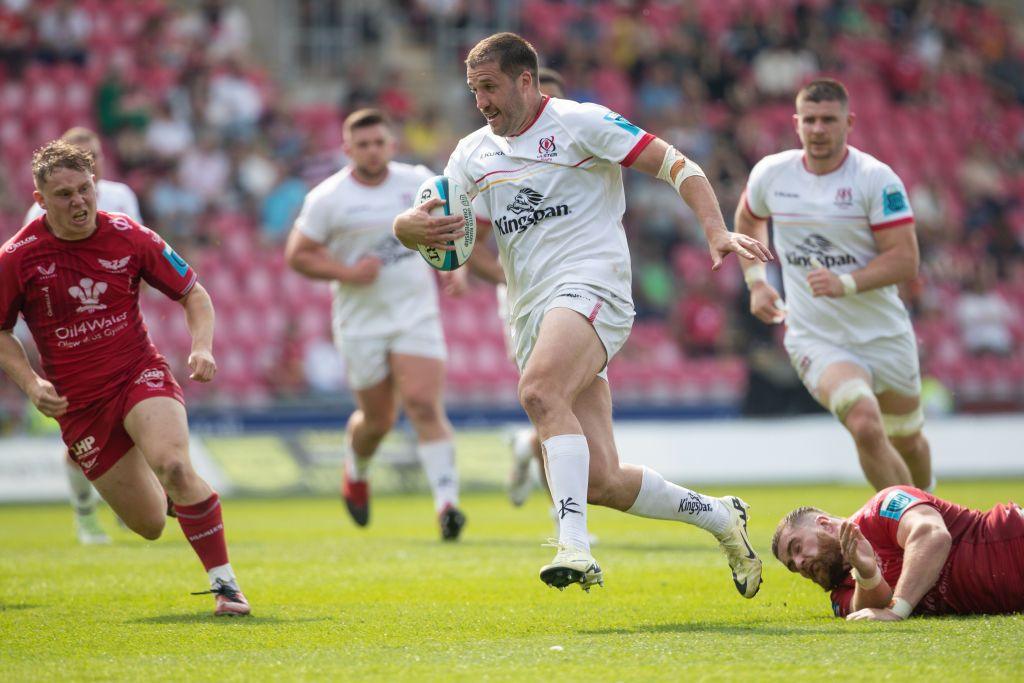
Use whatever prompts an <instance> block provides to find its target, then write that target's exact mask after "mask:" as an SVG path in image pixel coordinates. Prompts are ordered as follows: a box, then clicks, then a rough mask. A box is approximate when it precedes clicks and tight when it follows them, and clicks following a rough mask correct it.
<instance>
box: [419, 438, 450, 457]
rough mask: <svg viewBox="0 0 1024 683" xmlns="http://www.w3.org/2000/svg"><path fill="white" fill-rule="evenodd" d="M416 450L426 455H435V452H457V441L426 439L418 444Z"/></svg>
mask: <svg viewBox="0 0 1024 683" xmlns="http://www.w3.org/2000/svg"><path fill="white" fill-rule="evenodd" d="M416 450H418V451H419V452H420V453H423V454H425V455H428V456H429V455H433V454H435V453H448V452H452V453H454V452H455V441H453V440H452V439H439V440H437V441H424V442H422V443H418V444H416Z"/></svg>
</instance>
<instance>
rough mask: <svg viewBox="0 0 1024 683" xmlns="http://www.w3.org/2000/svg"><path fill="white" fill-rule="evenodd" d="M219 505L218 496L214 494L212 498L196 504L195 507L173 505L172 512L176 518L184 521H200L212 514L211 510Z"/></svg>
mask: <svg viewBox="0 0 1024 683" xmlns="http://www.w3.org/2000/svg"><path fill="white" fill-rule="evenodd" d="M219 505H220V496H218V495H217V494H216V493H214V494H213V495H212V496H210V497H209V498H207V499H206V500H204V501H202V502H201V503H196V504H195V505H178V504H177V503H175V504H174V512H175V514H177V515H178V517H181V518H184V519H200V518H202V517H205V516H206V515H208V514H210V513H211V512H213V508H215V507H217V506H219Z"/></svg>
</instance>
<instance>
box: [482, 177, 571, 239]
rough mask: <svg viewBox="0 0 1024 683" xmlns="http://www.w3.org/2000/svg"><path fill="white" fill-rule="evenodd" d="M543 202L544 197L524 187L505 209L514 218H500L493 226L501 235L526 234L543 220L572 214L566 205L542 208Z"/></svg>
mask: <svg viewBox="0 0 1024 683" xmlns="http://www.w3.org/2000/svg"><path fill="white" fill-rule="evenodd" d="M543 201H544V195H542V194H541V193H540V192H537V191H536V190H533V189H531V188H529V187H524V188H523V189H521V190H519V192H518V193H517V194H516V196H515V198H514V199H512V203H510V204H509V205H508V206H506V207H505V210H506V211H511V212H512V213H513V214H515V216H512V217H509V216H501V217H499V218H498V220H496V221H494V226H495V227H496V228H498V232H500V233H501V234H502V235H511V234H512V233H514V232H515V233H520V232H526V230H527V229H528V228H529V227H530V226H531V225H536V224H537V223H540V222H541V221H542V220H544V219H545V218H551V217H553V216H568V215H569V214H570V213H572V210H571V209H570V208H569V205H568V204H559V205H558V206H548V207H542V206H541V203H542V202H543Z"/></svg>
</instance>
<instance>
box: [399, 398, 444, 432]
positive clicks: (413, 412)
mask: <svg viewBox="0 0 1024 683" xmlns="http://www.w3.org/2000/svg"><path fill="white" fill-rule="evenodd" d="M404 407H405V414H406V415H407V416H408V417H409V420H410V421H411V422H412V423H413V424H417V425H421V424H434V423H436V422H437V421H438V420H440V419H441V407H440V406H439V405H438V402H437V400H436V399H435V398H434V397H433V396H410V397H407V398H406V400H405V403H404Z"/></svg>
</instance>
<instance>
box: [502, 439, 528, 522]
mask: <svg viewBox="0 0 1024 683" xmlns="http://www.w3.org/2000/svg"><path fill="white" fill-rule="evenodd" d="M507 441H508V445H509V448H510V449H511V450H512V469H511V470H510V471H509V475H508V499H509V502H511V503H512V504H513V505H515V506H516V507H519V506H520V505H522V504H523V503H525V502H526V499H527V498H528V497H529V496H530V492H531V491H532V490H533V479H532V478H531V477H530V462H531V461H532V460H533V431H532V430H528V429H520V430H519V431H516V432H514V433H512V434H510V435H509V436H508V438H507Z"/></svg>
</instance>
